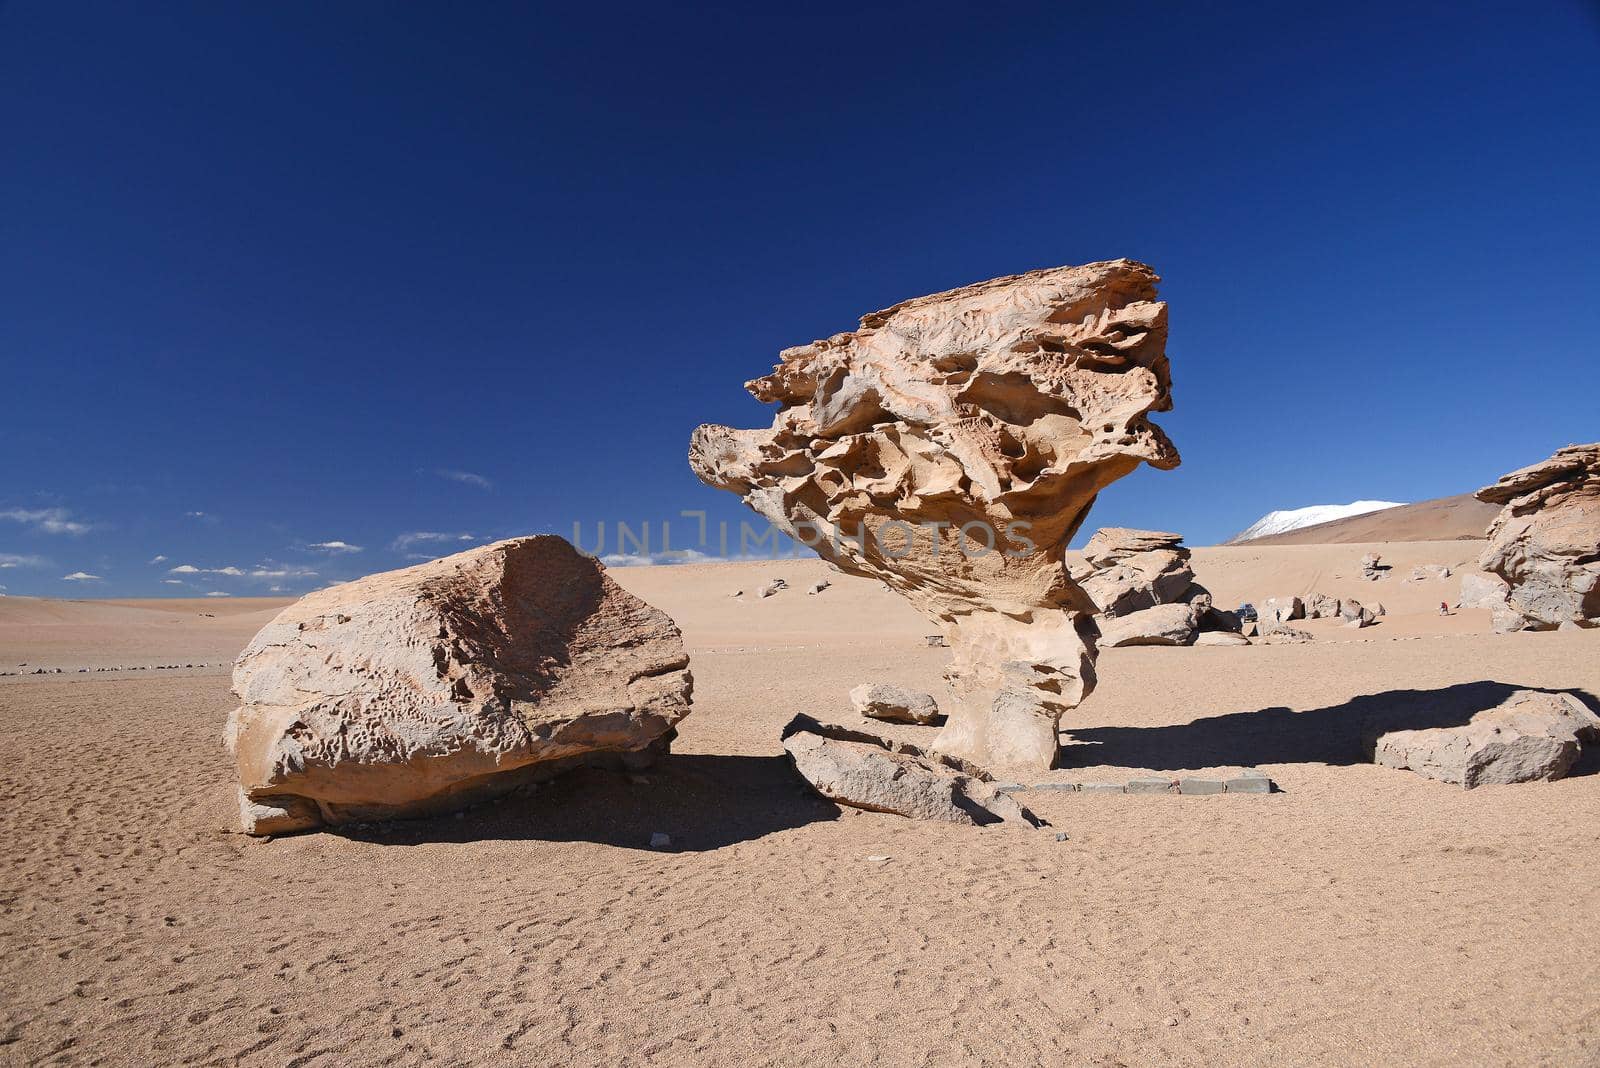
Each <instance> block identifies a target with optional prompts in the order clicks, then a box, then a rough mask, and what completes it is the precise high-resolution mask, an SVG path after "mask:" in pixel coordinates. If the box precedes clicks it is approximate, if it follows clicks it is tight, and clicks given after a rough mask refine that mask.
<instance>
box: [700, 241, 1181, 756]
mask: <svg viewBox="0 0 1600 1068" xmlns="http://www.w3.org/2000/svg"><path fill="white" fill-rule="evenodd" d="M1158 281H1159V278H1158V277H1157V276H1156V273H1155V272H1154V271H1152V270H1151V269H1150V268H1149V267H1146V266H1145V265H1143V264H1141V263H1135V262H1133V261H1131V260H1114V261H1111V262H1107V263H1093V264H1089V265H1087V266H1084V267H1058V268H1054V269H1051V270H1043V271H1032V272H1030V273H1028V274H1021V275H1013V276H1011V277H1008V278H997V279H994V280H992V281H988V282H980V283H978V284H977V285H971V286H966V287H963V288H961V289H955V290H951V291H950V292H948V293H937V294H934V295H933V296H927V297H919V298H917V299H915V300H909V301H906V302H905V303H903V304H897V305H895V306H894V307H892V308H889V309H887V310H886V311H881V312H874V313H872V314H871V315H867V316H864V317H863V318H862V320H861V327H860V329H858V330H855V331H852V332H850V333H844V334H837V335H835V336H833V337H830V338H827V339H825V340H822V341H815V342H812V343H811V344H809V345H802V346H799V347H797V348H792V349H786V350H784V352H783V353H782V354H781V355H780V357H779V363H778V365H777V367H776V368H775V369H774V370H773V372H772V373H771V374H770V375H767V376H766V377H765V378H758V379H756V380H755V381H753V382H750V383H748V384H747V388H748V389H749V390H750V392H751V393H752V394H754V395H755V397H756V398H757V399H758V400H762V401H767V402H776V403H777V404H778V405H779V410H778V412H777V415H776V417H775V418H774V420H773V424H772V426H771V427H769V428H767V429H763V430H734V429H731V428H729V427H725V426H702V427H700V428H698V429H697V430H696V431H695V432H694V437H693V440H692V441H691V443H690V447H689V463H690V465H691V466H692V467H693V468H694V471H695V473H696V474H697V475H699V476H700V478H701V479H702V480H703V481H705V482H707V483H708V484H710V485H713V486H717V487H719V488H722V489H726V490H731V491H732V492H734V493H737V494H739V495H740V496H741V497H743V498H744V500H745V503H746V504H748V505H749V506H750V507H752V508H754V509H755V510H756V511H757V512H759V513H760V514H761V515H763V516H765V517H766V518H767V519H769V520H771V521H772V523H773V524H774V525H776V526H777V527H778V528H779V529H781V530H783V531H785V532H787V533H789V534H791V535H793V536H794V537H796V538H797V539H799V540H800V541H802V542H804V543H805V544H807V545H810V546H811V547H812V548H813V549H815V550H816V552H817V553H818V554H819V555H821V556H822V557H823V558H825V559H827V560H829V561H830V562H832V563H834V564H835V565H837V566H838V567H839V568H840V569H841V570H844V571H846V572H849V573H851V574H856V575H862V576H866V577H869V578H875V579H879V580H881V581H883V582H884V583H886V584H888V585H889V586H890V587H891V588H893V589H895V590H897V591H898V592H900V593H901V594H903V595H904V596H905V597H907V598H908V599H909V600H910V601H911V602H912V603H913V604H914V605H915V606H916V607H917V608H918V609H920V610H921V611H922V612H923V613H924V614H926V615H928V616H930V617H931V618H933V619H935V620H937V621H938V623H939V625H940V626H941V627H942V629H943V630H944V633H945V635H946V637H947V639H948V643H949V644H950V646H951V647H952V649H953V654H952V662H951V665H950V668H949V671H948V673H947V677H948V678H949V680H950V682H951V685H952V687H953V688H954V690H955V693H956V697H957V703H956V706H955V708H954V709H952V710H951V712H950V716H949V719H948V722H947V724H946V726H945V728H944V730H943V731H942V732H941V733H940V735H939V736H938V738H937V739H936V740H935V742H934V748H935V749H937V750H938V751H940V752H942V753H946V754H949V755H953V756H958V757H961V758H964V759H967V760H972V761H979V762H995V763H998V764H1007V765H1028V766H1032V767H1036V768H1044V767H1049V766H1050V764H1051V763H1053V761H1054V759H1055V754H1056V745H1057V724H1058V722H1059V720H1060V717H1061V713H1062V712H1063V711H1065V710H1066V709H1068V708H1071V707H1073V706H1075V705H1076V704H1078V703H1079V702H1080V701H1081V700H1082V699H1083V698H1084V696H1085V695H1087V694H1088V693H1089V691H1090V690H1091V689H1092V688H1093V687H1094V657H1095V625H1094V622H1093V618H1092V617H1093V615H1094V612H1095V605H1094V603H1093V602H1092V601H1091V600H1090V598H1089V597H1088V596H1087V595H1086V594H1085V593H1084V592H1083V590H1081V589H1080V588H1079V587H1078V586H1077V585H1076V584H1075V583H1074V582H1072V580H1071V579H1070V578H1069V577H1068V576H1067V573H1066V570H1065V568H1064V567H1063V563H1062V559H1063V553H1064V551H1065V549H1066V545H1067V541H1068V539H1070V538H1071V537H1072V535H1073V534H1074V533H1075V532H1076V531H1077V530H1078V528H1079V527H1080V526H1081V525H1082V524H1083V521H1084V519H1085V517H1086V516H1087V514H1088V511H1089V508H1090V506H1091V505H1092V504H1093V503H1094V500H1095V497H1096V495H1097V494H1098V493H1099V492H1100V491H1101V490H1102V489H1104V488H1105V487H1106V486H1107V485H1109V484H1110V483H1112V482H1114V481H1115V480H1116V479H1118V478H1121V477H1122V476H1123V475H1126V474H1128V473H1129V472H1130V471H1132V470H1133V469H1134V468H1135V467H1137V466H1138V465H1139V464H1140V463H1149V464H1151V465H1152V466H1155V467H1158V468H1162V469H1167V468H1172V467H1175V466H1177V463H1178V453H1177V450H1176V449H1174V448H1173V445H1172V443H1171V442H1170V441H1168V440H1167V437H1166V435H1165V434H1163V433H1162V432H1161V430H1160V429H1158V428H1157V427H1155V426H1153V425H1152V424H1151V423H1150V420H1149V414H1150V413H1151V412H1152V411H1166V410H1168V409H1170V407H1171V403H1172V401H1171V377H1170V371H1169V367H1168V363H1167V356H1166V351H1165V345H1166V335H1167V317H1166V305H1165V304H1163V303H1161V302H1160V301H1158V300H1157V299H1156V283H1157V282H1158Z"/></svg>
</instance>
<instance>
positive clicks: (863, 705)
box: [850, 682, 939, 724]
mask: <svg viewBox="0 0 1600 1068" xmlns="http://www.w3.org/2000/svg"><path fill="white" fill-rule="evenodd" d="M850 704H851V705H852V706H853V707H854V708H855V710H856V711H857V712H859V713H861V714H862V715H863V716H865V717H867V718H868V719H881V720H885V721H888V722H891V723H924V724H926V723H936V722H938V720H939V703H938V702H937V701H935V700H934V699H933V696H932V695H931V694H925V693H918V692H917V691H916V690H906V689H902V688H901V687H899V686H890V685H888V684H887V683H882V682H863V683H862V684H861V685H860V686H857V687H856V688H855V689H853V690H851V691H850Z"/></svg>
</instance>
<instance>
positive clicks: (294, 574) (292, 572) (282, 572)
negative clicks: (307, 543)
mask: <svg viewBox="0 0 1600 1068" xmlns="http://www.w3.org/2000/svg"><path fill="white" fill-rule="evenodd" d="M250 577H251V578H258V579H281V578H316V577H317V573H316V572H315V571H312V570H310V569H309V568H304V567H288V566H286V565H280V564H262V565H261V566H259V567H256V568H253V569H251V571H250Z"/></svg>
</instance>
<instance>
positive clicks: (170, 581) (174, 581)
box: [161, 579, 189, 586]
mask: <svg viewBox="0 0 1600 1068" xmlns="http://www.w3.org/2000/svg"><path fill="white" fill-rule="evenodd" d="M161 581H162V582H165V583H166V584H167V585H168V586H187V585H189V584H188V583H187V582H185V581H183V580H182V579H162V580H161Z"/></svg>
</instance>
